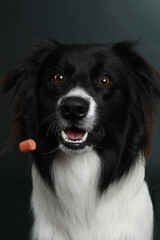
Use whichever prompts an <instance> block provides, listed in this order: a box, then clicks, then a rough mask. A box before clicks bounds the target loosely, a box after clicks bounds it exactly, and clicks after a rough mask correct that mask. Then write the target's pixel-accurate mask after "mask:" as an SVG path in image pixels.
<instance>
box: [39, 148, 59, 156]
mask: <svg viewBox="0 0 160 240" xmlns="http://www.w3.org/2000/svg"><path fill="white" fill-rule="evenodd" d="M58 150H59V147H58V148H56V149H54V150H52V151H50V152H45V153H40V154H43V155H46V154H52V153H54V152H56V151H58Z"/></svg>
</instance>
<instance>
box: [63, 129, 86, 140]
mask: <svg viewBox="0 0 160 240" xmlns="http://www.w3.org/2000/svg"><path fill="white" fill-rule="evenodd" d="M65 134H66V135H67V136H68V137H69V138H70V139H73V140H78V139H81V138H82V137H83V136H84V134H85V131H84V130H80V129H66V130H65Z"/></svg>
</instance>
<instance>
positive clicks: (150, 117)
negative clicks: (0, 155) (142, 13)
mask: <svg viewBox="0 0 160 240" xmlns="http://www.w3.org/2000/svg"><path fill="white" fill-rule="evenodd" d="M133 48H134V43H131V42H121V43H115V44H108V45H103V44H85V45H84V44H61V43H58V42H55V41H52V40H46V41H42V42H40V43H38V44H37V45H36V47H35V48H34V49H32V51H31V52H30V53H29V54H28V55H27V57H25V58H24V59H23V60H22V61H21V62H19V63H18V64H17V65H16V66H15V67H14V68H13V69H12V70H11V71H10V72H8V73H7V75H6V76H5V77H4V80H5V84H4V91H5V92H6V91H9V90H11V89H12V88H14V96H15V117H14V134H15V137H16V139H18V140H19V141H22V140H25V139H28V138H32V139H34V140H35V141H36V143H37V149H36V150H35V151H34V152H31V153H30V154H29V156H30V159H31V164H32V180H33V193H32V201H31V202H32V204H31V205H32V209H33V213H34V225H33V229H32V238H33V239H34V240H152V239H153V238H154V237H153V235H154V234H153V232H154V210H153V205H152V201H151V197H150V193H149V190H148V186H147V183H146V175H145V165H146V160H147V158H148V154H149V149H150V138H151V133H152V128H153V125H154V115H155V112H156V107H157V105H158V100H159V96H160V79H159V76H158V72H157V71H156V70H155V69H154V68H153V67H152V66H150V65H149V64H148V63H147V62H146V61H145V60H144V59H143V58H142V57H141V56H140V55H139V54H138V53H137V52H136V51H135V50H134V49H133Z"/></svg>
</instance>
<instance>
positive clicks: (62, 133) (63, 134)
mask: <svg viewBox="0 0 160 240" xmlns="http://www.w3.org/2000/svg"><path fill="white" fill-rule="evenodd" d="M61 135H62V138H63V139H64V140H65V141H66V140H67V138H68V137H67V135H66V134H65V132H64V131H62V132H61Z"/></svg>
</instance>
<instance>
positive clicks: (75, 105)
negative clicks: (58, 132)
mask: <svg viewBox="0 0 160 240" xmlns="http://www.w3.org/2000/svg"><path fill="white" fill-rule="evenodd" d="M88 109H89V103H88V101H86V100H85V99H83V98H81V97H66V98H64V99H63V100H62V101H61V103H60V112H61V114H62V116H63V118H65V119H66V120H72V121H75V120H81V119H82V118H84V117H85V116H86V115H87V112H88Z"/></svg>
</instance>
